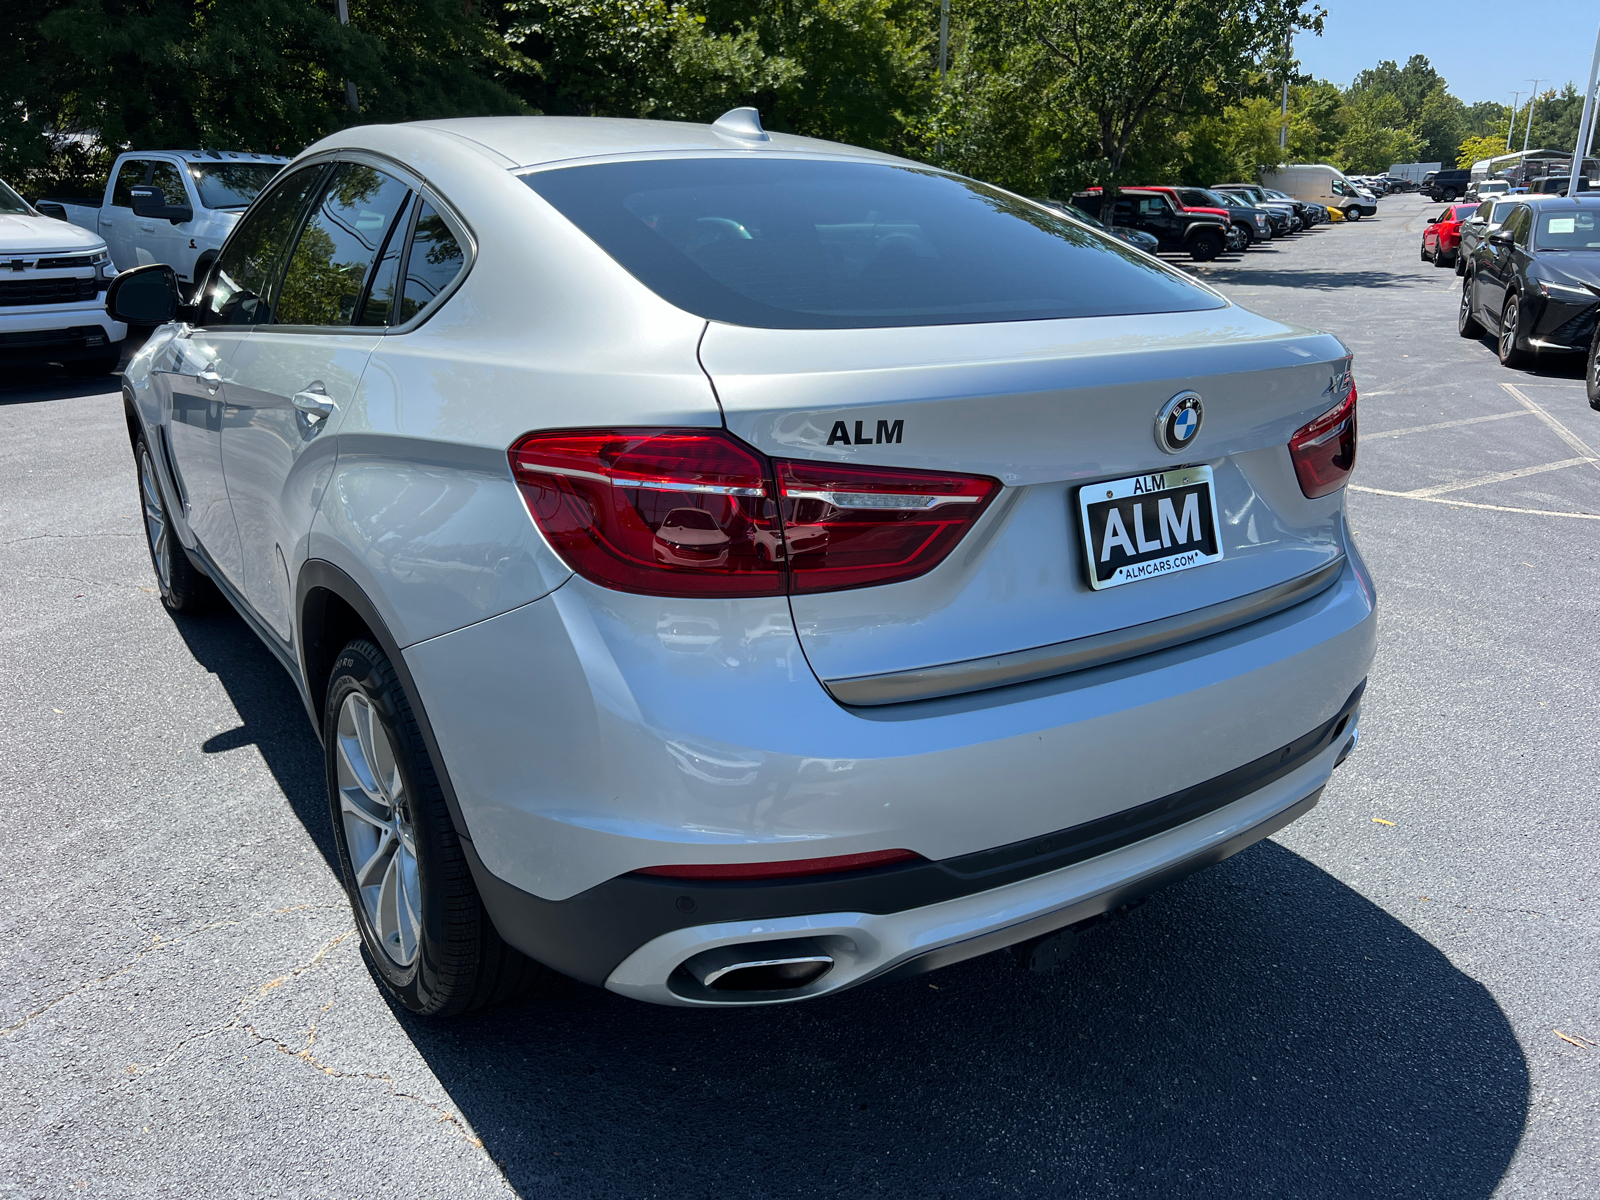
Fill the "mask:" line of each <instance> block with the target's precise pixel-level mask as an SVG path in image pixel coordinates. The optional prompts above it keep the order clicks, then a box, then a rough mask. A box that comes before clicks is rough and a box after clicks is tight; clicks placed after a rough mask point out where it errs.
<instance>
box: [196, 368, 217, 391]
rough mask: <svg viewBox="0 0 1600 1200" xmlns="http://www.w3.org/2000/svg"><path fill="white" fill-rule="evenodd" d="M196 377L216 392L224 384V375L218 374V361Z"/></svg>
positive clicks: (209, 389)
mask: <svg viewBox="0 0 1600 1200" xmlns="http://www.w3.org/2000/svg"><path fill="white" fill-rule="evenodd" d="M195 378H196V379H198V380H199V381H200V382H201V383H203V384H205V385H206V388H207V390H208V391H212V392H214V391H216V390H217V389H218V388H219V387H221V386H222V376H221V375H218V374H217V364H216V363H212V364H211V365H210V366H208V367H206V368H205V369H204V370H202V371H201V372H200V373H199V374H198V375H196V376H195Z"/></svg>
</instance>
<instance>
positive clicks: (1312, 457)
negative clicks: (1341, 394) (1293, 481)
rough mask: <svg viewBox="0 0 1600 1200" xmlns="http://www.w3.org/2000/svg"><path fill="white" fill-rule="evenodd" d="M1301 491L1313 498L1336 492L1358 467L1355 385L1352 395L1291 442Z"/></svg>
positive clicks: (1292, 438)
mask: <svg viewBox="0 0 1600 1200" xmlns="http://www.w3.org/2000/svg"><path fill="white" fill-rule="evenodd" d="M1289 457H1290V458H1292V459H1293V460H1294V473H1295V475H1296V476H1298V477H1299V480H1300V490H1301V491H1302V492H1304V493H1305V494H1306V496H1307V497H1308V498H1310V499H1313V500H1314V499H1316V498H1317V497H1318V496H1326V495H1328V494H1329V493H1330V492H1336V491H1338V490H1339V489H1340V488H1342V487H1343V486H1344V485H1345V482H1346V481H1347V480H1348V479H1349V478H1350V472H1351V471H1353V470H1355V466H1356V385H1355V384H1354V383H1352V384H1351V385H1350V394H1349V395H1347V396H1346V397H1345V398H1344V399H1343V400H1342V401H1340V402H1339V403H1338V404H1336V405H1334V406H1333V407H1332V408H1330V409H1329V410H1328V411H1327V412H1325V413H1323V414H1322V415H1321V416H1320V417H1318V418H1317V419H1316V420H1315V421H1312V422H1310V423H1309V424H1307V425H1302V426H1301V427H1300V428H1299V429H1297V430H1295V432H1294V436H1293V437H1291V438H1290V439H1289Z"/></svg>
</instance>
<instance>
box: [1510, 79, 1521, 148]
mask: <svg viewBox="0 0 1600 1200" xmlns="http://www.w3.org/2000/svg"><path fill="white" fill-rule="evenodd" d="M1521 103H1522V93H1521V92H1512V93H1511V124H1509V125H1507V126H1506V152H1507V153H1508V154H1509V153H1510V152H1511V135H1512V133H1513V132H1515V130H1516V128H1517V105H1519V104H1521Z"/></svg>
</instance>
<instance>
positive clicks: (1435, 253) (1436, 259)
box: [1428, 242, 1444, 268]
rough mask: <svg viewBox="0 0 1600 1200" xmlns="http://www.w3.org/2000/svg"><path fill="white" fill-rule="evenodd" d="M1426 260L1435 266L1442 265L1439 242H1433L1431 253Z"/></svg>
mask: <svg viewBox="0 0 1600 1200" xmlns="http://www.w3.org/2000/svg"><path fill="white" fill-rule="evenodd" d="M1428 261H1429V262H1431V263H1432V264H1433V265H1434V266H1435V267H1436V268H1437V267H1442V266H1444V262H1443V260H1442V259H1441V258H1440V255H1439V243H1438V242H1435V243H1434V244H1433V253H1432V254H1431V255H1430V256H1429V257H1428Z"/></svg>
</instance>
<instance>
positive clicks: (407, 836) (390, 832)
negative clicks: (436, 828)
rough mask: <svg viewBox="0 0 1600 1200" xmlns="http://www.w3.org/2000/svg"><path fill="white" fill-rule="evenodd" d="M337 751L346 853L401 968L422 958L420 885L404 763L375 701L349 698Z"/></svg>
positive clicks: (372, 920) (376, 927) (368, 912)
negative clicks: (419, 948)
mask: <svg viewBox="0 0 1600 1200" xmlns="http://www.w3.org/2000/svg"><path fill="white" fill-rule="evenodd" d="M337 737H338V743H337V746H336V748H335V762H336V766H337V774H338V785H339V815H340V818H341V820H342V822H343V825H344V842H345V853H346V854H347V855H348V856H349V866H350V873H351V876H352V878H354V879H355V883H356V891H357V893H358V894H359V895H360V897H361V907H362V911H363V913H364V914H365V916H366V918H367V923H368V924H369V925H370V926H371V928H372V932H373V934H374V935H375V938H376V941H377V942H378V944H379V945H380V946H381V947H382V948H383V952H384V954H385V955H386V956H387V957H388V958H389V959H390V961H391V962H393V963H394V964H395V966H397V967H407V966H410V965H411V963H412V962H413V961H415V959H416V957H417V945H418V940H419V937H420V934H421V928H422V916H421V913H422V885H421V881H420V880H419V878H418V876H417V844H416V839H415V837H414V836H413V834H412V826H411V811H410V805H409V803H408V799H409V798H408V797H407V795H406V791H405V781H404V778H403V777H402V776H401V774H400V760H399V756H398V755H397V754H396V753H395V748H394V743H393V742H392V741H391V740H390V738H389V732H388V730H387V729H386V728H385V727H384V724H383V722H382V721H381V720H379V718H378V714H377V712H376V711H375V710H374V709H373V707H372V702H371V701H370V700H368V699H367V697H366V696H365V695H363V694H362V693H361V692H351V693H350V694H349V695H348V696H346V697H345V699H344V703H343V704H342V705H340V707H339V727H338V734H337Z"/></svg>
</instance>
